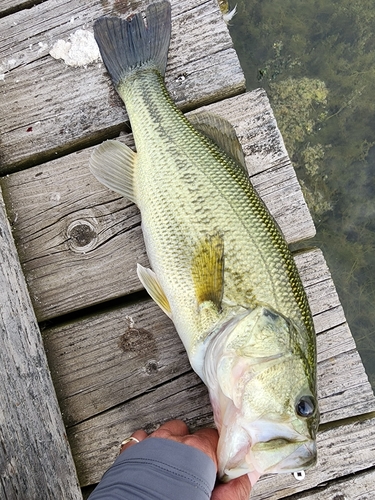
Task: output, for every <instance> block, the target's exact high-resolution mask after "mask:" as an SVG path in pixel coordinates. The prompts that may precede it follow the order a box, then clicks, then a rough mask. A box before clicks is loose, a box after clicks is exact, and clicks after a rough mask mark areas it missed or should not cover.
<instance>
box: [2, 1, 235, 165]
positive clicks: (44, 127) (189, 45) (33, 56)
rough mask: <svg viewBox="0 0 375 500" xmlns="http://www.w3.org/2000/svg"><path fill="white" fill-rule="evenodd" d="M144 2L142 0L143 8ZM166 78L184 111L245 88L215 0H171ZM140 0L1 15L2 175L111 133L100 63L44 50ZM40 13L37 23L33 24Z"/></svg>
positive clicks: (114, 100) (118, 114) (116, 114)
mask: <svg viewBox="0 0 375 500" xmlns="http://www.w3.org/2000/svg"><path fill="white" fill-rule="evenodd" d="M147 3H149V2H147V1H143V2H142V6H144V5H146V4H147ZM171 4H172V40H171V47H170V52H169V62H168V68H167V74H166V83H167V86H168V88H169V90H170V92H171V94H172V97H173V99H174V100H175V101H176V103H177V104H178V106H181V107H182V108H184V109H187V108H190V109H191V108H195V107H197V106H199V105H201V104H204V103H207V102H212V101H215V100H220V99H222V98H223V97H227V96H230V95H235V94H238V93H240V92H243V91H244V90H245V81H244V76H243V73H242V70H241V67H240V65H239V62H238V58H237V55H236V53H235V51H234V50H233V48H232V41H231V38H230V36H229V33H228V30H227V29H226V27H225V26H224V23H223V20H222V17H221V14H220V11H219V8H218V4H217V2H216V0H210V1H208V2H207V1H205V2H204V1H203V0H172V1H171ZM140 5H141V2H139V0H133V1H129V2H125V4H121V2H117V1H114V0H109V1H106V2H103V1H100V0H93V1H91V2H87V1H86V0H48V1H45V2H43V3H41V4H39V5H36V6H34V7H32V8H31V9H25V10H21V11H19V12H16V13H15V14H12V15H11V16H7V17H5V18H3V19H0V66H1V67H2V70H1V71H0V73H4V74H5V78H4V81H1V82H0V85H1V86H0V91H1V99H0V116H1V117H6V120H5V122H4V123H3V124H2V125H1V128H2V158H1V165H2V166H1V168H0V173H1V174H4V173H6V172H10V171H14V169H15V168H16V167H18V168H20V167H25V166H28V165H30V164H36V163H37V162H41V161H46V160H47V159H52V158H53V157H55V155H56V154H58V155H61V154H62V153H63V152H69V151H72V149H77V148H78V147H83V146H87V145H88V144H90V143H91V144H93V143H95V141H96V142H97V141H98V140H99V138H102V137H103V138H104V137H105V136H113V135H114V133H115V132H114V131H117V133H118V131H119V130H120V128H121V127H123V124H124V122H125V121H126V119H127V118H126V113H125V110H124V107H123V105H122V102H121V100H120V99H119V97H118V96H117V95H116V93H115V91H114V90H113V87H112V85H111V84H110V81H109V78H108V76H107V75H106V74H105V71H104V66H103V64H99V63H95V64H91V65H89V66H87V67H69V66H66V65H65V63H63V62H61V61H57V60H55V59H53V58H52V57H51V56H50V55H49V51H50V49H51V48H52V46H53V44H54V43H55V42H56V41H57V40H59V39H63V40H65V41H67V40H68V38H69V36H70V35H71V34H72V33H74V32H75V31H77V30H78V29H81V28H84V29H89V30H91V29H92V23H93V21H94V20H95V19H96V18H98V17H99V16H101V15H103V14H119V13H120V14H124V12H125V13H131V12H133V11H134V9H137V8H139V6H140ZM35 19H38V22H35Z"/></svg>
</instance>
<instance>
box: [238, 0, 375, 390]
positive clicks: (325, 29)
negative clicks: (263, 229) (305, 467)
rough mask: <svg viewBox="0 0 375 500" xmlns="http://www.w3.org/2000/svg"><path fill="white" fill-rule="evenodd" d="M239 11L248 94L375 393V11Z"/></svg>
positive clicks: (298, 6)
mask: <svg viewBox="0 0 375 500" xmlns="http://www.w3.org/2000/svg"><path fill="white" fill-rule="evenodd" d="M234 3H236V4H237V15H236V16H235V17H234V19H233V20H232V21H231V23H230V29H231V35H232V38H233V41H234V45H235V48H236V50H237V53H238V56H239V58H240V61H241V64H242V67H243V69H244V72H245V75H246V80H247V88H248V89H249V90H252V89H254V88H257V87H259V86H262V87H264V88H265V89H266V90H267V93H268V95H269V97H270V101H271V105H272V108H273V110H274V113H275V116H276V119H277V122H278V125H279V128H280V130H281V133H282V135H283V138H284V141H285V144H286V147H287V150H288V152H289V155H290V157H291V160H292V162H293V165H294V167H295V168H296V172H297V175H298V177H299V180H300V182H301V186H302V189H303V191H304V194H305V197H306V201H307V203H308V205H309V208H310V210H311V213H312V215H313V217H314V221H315V224H316V226H317V236H316V238H315V239H314V243H316V244H318V245H319V246H320V247H321V248H322V250H323V252H324V255H325V257H326V259H327V262H328V265H329V267H330V270H331V272H332V275H333V279H334V282H335V284H336V287H337V290H338V293H339V295H340V299H341V302H342V304H343V306H344V310H345V314H346V317H347V319H348V322H349V325H350V327H351V330H352V333H353V336H354V337H355V339H356V343H357V346H358V350H359V352H360V354H361V356H362V359H363V362H364V365H365V367H366V371H367V373H368V375H369V379H370V382H371V384H372V387H373V388H375V307H374V299H375V147H374V145H375V97H374V96H375V30H374V26H375V8H374V3H373V1H372V0H361V1H359V0H357V1H353V0H336V1H334V0H329V1H327V0H324V1H323V0H314V1H311V0H284V1H283V2H280V1H279V0H262V2H255V1H251V0H250V1H249V0H236V2H234V1H233V4H234ZM233 6H234V5H233ZM231 7H232V5H231Z"/></svg>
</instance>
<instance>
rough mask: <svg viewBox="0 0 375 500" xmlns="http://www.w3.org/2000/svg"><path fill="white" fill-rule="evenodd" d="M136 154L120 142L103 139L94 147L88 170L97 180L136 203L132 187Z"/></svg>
mask: <svg viewBox="0 0 375 500" xmlns="http://www.w3.org/2000/svg"><path fill="white" fill-rule="evenodd" d="M136 156H137V154H136V153H135V152H134V151H133V150H132V149H130V148H129V147H128V146H126V144H123V143H122V142H119V141H105V142H103V143H102V144H100V146H98V147H96V148H95V149H94V151H93V153H92V155H91V158H90V170H91V172H92V173H93V174H94V176H95V177H96V178H97V179H98V181H99V182H101V183H102V184H104V185H105V186H107V187H108V188H109V189H112V191H116V193H120V194H121V195H122V196H124V197H125V198H126V199H128V200H130V201H132V202H134V203H137V200H136V197H135V194H134V187H133V172H134V161H135V159H136Z"/></svg>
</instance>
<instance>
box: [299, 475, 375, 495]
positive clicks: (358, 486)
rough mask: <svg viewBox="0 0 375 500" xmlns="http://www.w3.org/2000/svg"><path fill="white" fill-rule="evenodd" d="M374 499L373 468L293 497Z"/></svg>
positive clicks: (323, 484) (374, 476) (374, 482)
mask: <svg viewBox="0 0 375 500" xmlns="http://www.w3.org/2000/svg"><path fill="white" fill-rule="evenodd" d="M374 497H375V470H374V469H373V468H372V469H368V470H366V469H365V470H364V471H361V472H356V473H355V474H350V475H349V476H348V477H344V478H343V479H338V480H335V481H330V482H326V483H321V484H319V486H318V487H317V488H316V489H313V490H312V491H306V492H301V493H299V494H296V495H293V500H322V499H323V500H372V499H373V498H374Z"/></svg>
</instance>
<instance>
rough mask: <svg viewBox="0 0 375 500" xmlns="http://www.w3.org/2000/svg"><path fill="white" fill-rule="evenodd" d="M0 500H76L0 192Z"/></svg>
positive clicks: (70, 462) (40, 345) (59, 420)
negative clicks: (37, 499)
mask: <svg viewBox="0 0 375 500" xmlns="http://www.w3.org/2000/svg"><path fill="white" fill-rule="evenodd" d="M0 255H1V260H0V332H1V349H0V366H1V369H0V387H1V403H0V443H1V446H0V464H1V467H0V497H1V498H3V499H10V500H12V499H20V498H41V499H55V498H62V499H67V500H68V499H69V500H73V499H77V500H78V499H80V498H82V496H81V491H80V489H79V486H78V481H77V476H76V471H75V466H74V462H73V459H72V455H71V451H70V448H69V445H68V443H67V437H66V433H65V429H64V425H63V422H62V418H61V413H60V409H59V406H58V403H57V399H56V395H55V391H54V388H53V385H52V380H51V377H50V372H49V370H48V365H47V360H46V357H45V353H44V348H43V343H42V340H41V336H40V332H39V328H38V325H37V323H36V319H35V315H34V312H33V309H32V306H31V302H30V299H29V296H28V292H27V288H26V283H25V281H24V277H23V274H22V271H21V266H20V263H19V260H18V257H17V253H16V249H15V246H14V242H13V238H12V235H11V232H10V227H9V224H8V221H7V218H6V213H5V209H4V204H3V200H2V196H1V192H0Z"/></svg>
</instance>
